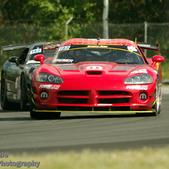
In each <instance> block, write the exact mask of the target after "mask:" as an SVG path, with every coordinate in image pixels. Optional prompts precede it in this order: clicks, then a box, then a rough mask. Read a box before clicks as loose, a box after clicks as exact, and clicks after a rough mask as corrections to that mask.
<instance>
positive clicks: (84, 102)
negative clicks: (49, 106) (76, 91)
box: [58, 98, 88, 104]
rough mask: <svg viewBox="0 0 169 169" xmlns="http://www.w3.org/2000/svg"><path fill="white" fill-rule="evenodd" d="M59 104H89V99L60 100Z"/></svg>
mask: <svg viewBox="0 0 169 169" xmlns="http://www.w3.org/2000/svg"><path fill="white" fill-rule="evenodd" d="M58 103H65V104H87V103H88V99H84V98H58Z"/></svg>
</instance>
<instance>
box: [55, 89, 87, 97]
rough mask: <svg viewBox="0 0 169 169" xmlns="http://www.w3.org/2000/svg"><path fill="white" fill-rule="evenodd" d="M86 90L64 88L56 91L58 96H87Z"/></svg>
mask: <svg viewBox="0 0 169 169" xmlns="http://www.w3.org/2000/svg"><path fill="white" fill-rule="evenodd" d="M88 94H89V92H88V91H83V90H64V91H59V92H58V93H57V95H58V96H88Z"/></svg>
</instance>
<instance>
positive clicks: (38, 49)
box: [1, 42, 59, 110]
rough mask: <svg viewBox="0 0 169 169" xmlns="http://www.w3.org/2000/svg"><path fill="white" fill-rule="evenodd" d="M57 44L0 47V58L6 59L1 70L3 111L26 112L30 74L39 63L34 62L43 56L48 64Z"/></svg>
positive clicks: (43, 43) (44, 43)
mask: <svg viewBox="0 0 169 169" xmlns="http://www.w3.org/2000/svg"><path fill="white" fill-rule="evenodd" d="M58 46H59V42H38V43H34V44H30V45H15V46H11V45H9V46H5V47H2V51H1V54H2V57H8V58H9V59H8V60H6V61H5V63H4V64H3V66H2V70H1V107H2V109H4V110H9V109H13V108H16V107H17V108H19V109H20V110H27V109H28V105H29V101H28V98H29V94H30V86H31V74H32V72H33V70H34V69H35V68H37V67H38V66H39V65H40V63H39V61H35V60H34V56H35V55H37V54H43V55H44V56H45V58H46V62H50V60H51V58H52V57H53V56H54V53H55V51H56V50H57V48H58Z"/></svg>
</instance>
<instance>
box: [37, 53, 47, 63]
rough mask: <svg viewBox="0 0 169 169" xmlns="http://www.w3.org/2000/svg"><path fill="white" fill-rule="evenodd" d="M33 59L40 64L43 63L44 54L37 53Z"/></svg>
mask: <svg viewBox="0 0 169 169" xmlns="http://www.w3.org/2000/svg"><path fill="white" fill-rule="evenodd" d="M34 60H35V61H39V62H40V64H43V63H44V60H45V56H44V55H43V54H37V55H35V56H34Z"/></svg>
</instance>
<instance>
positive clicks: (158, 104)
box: [153, 85, 162, 116]
mask: <svg viewBox="0 0 169 169" xmlns="http://www.w3.org/2000/svg"><path fill="white" fill-rule="evenodd" d="M161 100H162V94H161V87H160V86H159V85H157V86H156V91H155V104H154V106H153V109H154V115H155V116H158V115H159V114H160V112H161Z"/></svg>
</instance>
